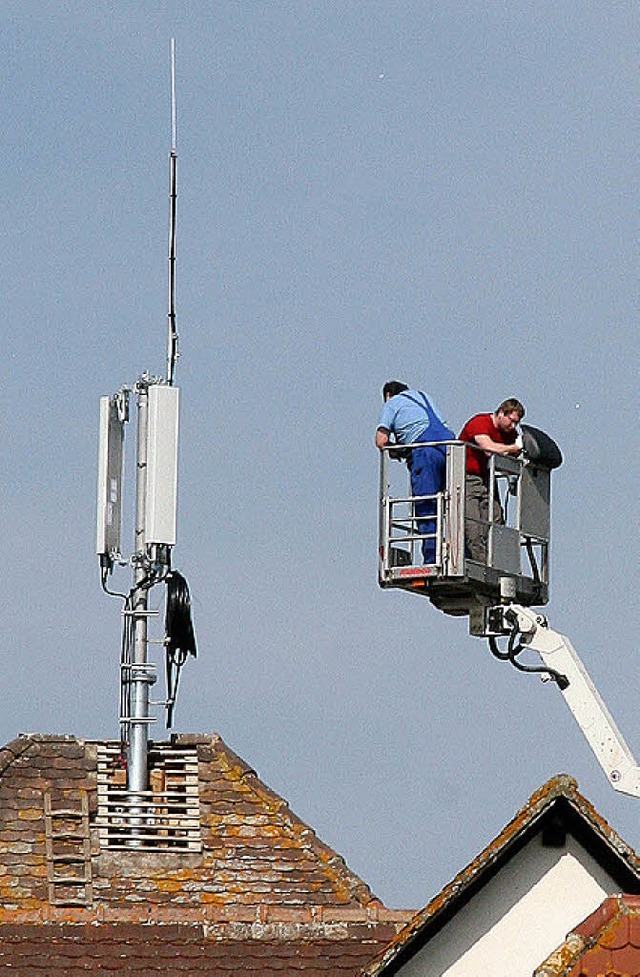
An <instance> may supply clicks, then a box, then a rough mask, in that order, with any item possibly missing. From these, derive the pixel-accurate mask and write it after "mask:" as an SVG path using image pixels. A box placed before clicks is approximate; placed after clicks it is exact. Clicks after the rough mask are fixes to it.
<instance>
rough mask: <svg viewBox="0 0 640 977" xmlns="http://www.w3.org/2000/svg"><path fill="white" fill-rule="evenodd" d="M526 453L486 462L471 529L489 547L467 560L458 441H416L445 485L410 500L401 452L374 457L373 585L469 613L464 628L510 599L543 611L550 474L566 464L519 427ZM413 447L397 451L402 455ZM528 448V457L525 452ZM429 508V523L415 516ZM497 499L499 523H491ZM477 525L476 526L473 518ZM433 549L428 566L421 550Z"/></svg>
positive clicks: (547, 443)
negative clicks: (428, 450)
mask: <svg viewBox="0 0 640 977" xmlns="http://www.w3.org/2000/svg"><path fill="white" fill-rule="evenodd" d="M522 431H523V439H524V446H525V452H524V453H523V455H522V456H521V457H519V458H514V457H513V456H500V455H490V456H489V457H488V459H487V460H488V482H487V490H488V518H487V520H486V522H484V521H480V525H479V527H478V525H476V534H477V532H478V529H479V531H480V532H481V534H482V536H483V537H484V539H485V547H484V548H485V551H486V555H485V558H484V560H481V561H479V560H477V559H471V558H470V557H469V550H468V542H466V541H465V537H466V536H468V532H469V528H470V522H471V520H470V516H469V513H468V512H467V505H466V490H465V481H466V480H465V472H466V458H467V452H468V451H476V450H479V449H477V448H475V446H473V445H469V444H466V443H464V442H462V441H446V442H420V445H421V446H430V447H436V446H438V445H440V446H441V447H442V448H443V449H444V450H445V451H446V481H445V485H444V487H443V488H442V489H441V490H440V491H438V492H436V493H435V494H433V495H429V496H424V495H422V496H416V495H412V489H411V485H410V478H409V477H408V472H407V471H406V469H405V466H404V465H399V464H398V463H397V461H395V460H394V457H397V456H398V453H399V452H398V446H397V445H387V446H386V447H384V448H382V449H381V451H380V513H379V514H380V532H379V561H380V562H379V583H380V586H381V587H396V588H400V589H402V590H407V591H410V592H413V593H419V594H423V595H424V596H426V597H428V598H429V599H430V600H431V601H432V603H433V604H434V605H435V606H436V607H438V608H439V609H440V610H442V611H445V612H446V613H448V614H455V615H467V614H468V615H469V621H470V629H471V630H472V631H474V621H475V620H476V618H477V617H478V616H482V615H483V614H484V608H485V606H486V605H488V604H493V603H496V600H498V601H499V600H501V599H503V598H504V597H508V598H509V599H511V600H514V601H517V602H518V603H519V604H523V605H525V606H531V605H536V606H542V605H544V604H546V603H547V601H548V597H549V537H550V523H551V518H550V500H551V470H552V468H555V467H557V466H558V465H559V464H560V463H561V461H562V456H561V454H560V451H559V449H558V447H557V445H555V443H554V442H553V441H552V440H551V439H550V438H549V437H548V436H547V435H545V434H544V433H543V432H541V431H537V429H536V428H531V427H529V426H528V425H522ZM415 447H417V444H413V445H403V446H402V449H401V451H402V453H403V454H407V453H408V451H410V450H412V449H413V448H415ZM527 448H528V449H529V450H527ZM425 500H433V502H434V503H435V505H434V509H435V512H434V514H433V515H428V516H425V515H418V512H417V511H416V510H417V506H418V503H420V502H423V501H425ZM495 501H499V503H500V509H501V512H502V515H501V516H500V518H499V519H498V518H495V515H493V514H494V513H496V514H497V507H496V506H495V505H494V502H495ZM473 522H474V523H476V524H478V520H477V519H474V520H473ZM429 537H430V538H432V539H433V540H434V541H435V558H434V560H433V562H431V563H425V562H424V560H423V556H422V544H423V541H424V540H425V539H427V538H429Z"/></svg>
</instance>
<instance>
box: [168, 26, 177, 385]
mask: <svg viewBox="0 0 640 977" xmlns="http://www.w3.org/2000/svg"><path fill="white" fill-rule="evenodd" d="M177 146H178V110H177V106H176V42H175V38H173V37H172V38H171V152H170V153H169V312H168V320H169V321H168V325H169V336H168V339H167V383H168V384H169V386H171V385H172V384H173V374H174V372H175V368H176V360H177V359H178V332H177V330H176V215H177V204H178V192H177V189H178V188H177V179H178V149H177Z"/></svg>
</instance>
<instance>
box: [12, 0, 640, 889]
mask: <svg viewBox="0 0 640 977" xmlns="http://www.w3.org/2000/svg"><path fill="white" fill-rule="evenodd" d="M0 23H1V26H2V30H1V32H0V73H1V77H2V89H3V93H4V94H3V100H2V103H3V106H2V113H3V116H4V121H3V133H4V146H3V153H2V170H3V177H4V200H3V212H4V215H5V216H4V221H3V225H2V226H3V232H2V238H3V246H2V249H1V252H0V276H1V282H2V294H3V313H4V327H3V337H4V355H3V357H2V361H1V364H0V370H1V382H2V389H3V397H2V404H1V407H0V434H1V437H2V446H3V454H4V463H3V465H2V496H3V506H2V510H1V515H0V527H1V533H2V541H3V566H4V573H3V589H4V599H3V600H2V603H1V605H0V628H1V633H2V647H3V651H4V654H3V657H2V662H3V670H2V684H3V688H4V707H3V709H2V713H1V714H0V739H2V741H3V742H4V741H8V740H10V739H12V738H13V737H14V736H16V735H17V734H18V733H19V732H27V731H37V732H49V733H72V734H75V735H78V736H83V737H87V738H104V737H107V738H116V737H117V736H118V661H119V648H120V605H119V602H118V601H117V600H114V599H113V598H111V599H110V598H108V597H106V596H105V595H104V594H103V593H102V591H101V589H100V584H99V573H98V561H97V558H96V556H95V553H94V550H95V546H94V540H95V495H96V493H95V485H96V472H97V430H98V401H99V397H100V396H101V395H105V394H112V393H114V392H115V391H116V390H117V389H118V388H119V387H120V386H121V385H123V384H133V383H134V382H135V380H136V379H137V378H138V377H139V376H140V375H141V374H142V373H143V372H144V371H145V370H148V371H150V372H151V373H155V374H158V375H162V374H163V373H164V372H165V350H166V310H167V224H168V191H169V163H168V154H169V148H170V138H171V127H170V119H171V116H170V87H169V45H170V38H171V37H175V39H176V47H177V76H178V81H177V84H178V194H179V196H178V294H177V324H178V331H179V333H180V352H181V356H180V360H179V362H178V365H177V369H176V378H175V379H176V383H177V385H178V386H179V387H180V389H181V401H182V404H181V435H180V480H179V530H178V534H179V538H178V544H177V546H176V547H175V550H174V566H176V568H177V569H179V570H180V571H181V572H182V573H183V574H184V575H185V576H186V577H187V579H188V581H189V584H190V588H191V593H192V599H193V608H194V621H195V628H196V632H197V637H198V648H199V656H198V659H197V661H196V662H189V664H188V666H187V668H185V671H184V675H183V679H182V685H181V692H180V699H179V701H178V706H177V713H176V725H175V729H176V731H178V732H180V731H185V732H217V733H219V734H220V735H221V736H222V737H223V739H224V740H225V741H226V743H227V744H228V745H229V746H230V747H231V748H232V749H233V750H235V752H236V753H238V754H240V755H241V756H242V757H243V758H244V759H245V760H246V761H247V762H248V763H250V764H251V765H252V766H253V767H254V768H255V769H256V770H257V772H258V773H259V775H260V776H261V777H262V778H263V779H264V780H265V781H266V782H267V783H268V784H269V785H270V786H271V787H272V788H273V789H274V790H276V791H277V792H278V793H280V794H281V795H282V796H284V797H285V798H286V799H287V800H288V801H289V803H290V805H291V807H292V809H293V810H294V811H295V812H296V813H297V814H298V815H299V816H300V817H301V818H303V819H304V820H305V821H307V822H308V823H310V824H311V825H312V826H313V828H314V830H315V831H316V832H317V833H318V835H319V836H320V837H321V838H322V839H323V840H324V841H325V842H327V843H328V844H330V845H331V846H333V847H334V848H336V849H337V850H338V851H339V852H340V853H341V854H342V855H343V856H344V857H345V859H346V861H347V863H348V865H349V866H350V868H351V869H353V871H355V872H357V873H358V874H359V875H361V876H362V877H363V878H364V880H365V881H366V882H367V883H368V884H369V885H370V886H371V888H372V889H373V891H374V892H375V893H376V894H377V895H378V896H379V897H380V898H382V899H383V901H384V902H385V903H386V904H387V905H388V906H391V907H406V908H418V907H422V906H423V905H425V904H426V903H427V902H428V901H429V899H430V898H431V897H432V896H433V895H435V894H436V893H437V891H438V890H439V889H440V888H441V887H442V886H443V885H444V884H446V883H447V882H448V881H449V880H450V879H451V878H453V876H454V875H455V874H456V873H457V872H458V871H459V870H461V869H462V868H463V867H464V866H465V865H466V864H467V863H468V862H469V861H470V860H471V859H472V858H473V857H474V856H475V855H476V854H477V853H478V852H479V851H480V850H481V849H482V848H483V847H484V846H485V845H486V844H487V843H488V842H489V841H490V840H491V839H492V838H493V837H494V836H495V835H496V834H497V833H498V832H499V831H500V830H501V829H502V827H503V826H504V825H505V824H506V823H507V822H508V821H509V820H510V818H511V817H512V816H513V815H514V813H515V812H516V810H517V809H518V808H519V807H520V806H521V805H522V804H523V803H525V801H526V800H527V798H528V797H529V795H530V794H531V793H532V792H533V791H534V790H536V789H537V788H538V787H539V786H540V785H541V784H542V783H544V782H545V781H546V780H547V779H548V778H549V777H551V776H553V775H554V774H557V773H560V772H566V773H570V774H571V775H573V776H574V777H575V778H576V779H577V780H578V783H579V786H580V789H581V790H582V792H583V793H584V794H585V795H586V796H587V797H588V798H589V799H590V800H591V801H592V803H593V804H594V805H595V806H596V808H597V809H598V811H599V812H600V813H601V814H602V815H603V816H604V817H606V818H607V819H608V820H609V821H610V823H611V824H612V825H613V827H615V828H616V829H617V830H618V831H619V833H620V834H621V835H622V836H623V838H625V840H626V841H627V842H628V843H629V844H631V845H632V846H634V847H635V848H636V849H638V848H640V830H639V829H638V823H639V822H638V811H639V807H638V805H639V804H640V800H638V799H634V798H628V797H624V796H622V795H619V794H616V793H615V792H614V791H613V790H612V789H611V788H610V787H609V785H608V784H607V781H606V779H605V777H604V775H603V774H602V772H601V771H600V769H599V767H598V765H597V762H596V760H595V758H594V757H593V756H592V754H591V752H590V750H589V748H588V746H587V745H586V743H585V741H584V740H583V738H582V736H581V733H580V731H579V729H578V727H577V726H576V724H575V722H574V720H573V718H572V716H571V715H570V713H569V711H568V710H567V708H566V706H565V704H564V702H563V700H562V697H561V696H560V694H559V693H558V691H557V689H555V688H554V687H553V686H552V685H550V684H545V685H542V684H541V683H540V681H539V679H538V678H537V677H530V676H524V675H521V674H519V673H517V672H516V671H515V670H514V669H513V668H511V667H510V666H509V665H508V664H504V663H501V662H498V661H496V660H495V659H493V658H492V657H491V655H490V653H489V651H488V649H487V647H486V643H485V642H483V641H481V640H480V639H477V638H472V637H470V636H469V634H468V631H467V627H466V624H465V621H464V620H461V619H456V618H451V617H447V616H445V615H444V614H442V613H441V612H439V611H437V610H436V609H435V608H434V607H432V606H431V604H430V603H429V602H428V601H427V600H425V599H424V598H422V597H418V596H416V595H407V594H404V593H401V592H395V591H381V590H380V589H379V588H378V586H377V536H376V534H377V499H378V457H377V452H376V449H375V447H374V446H373V437H374V431H375V428H376V425H377V421H378V418H379V412H380V409H381V406H382V401H381V393H380V391H381V387H382V384H383V383H384V382H385V381H386V380H388V379H392V378H393V379H400V380H404V381H405V382H407V383H409V384H410V385H411V386H415V387H418V388H420V389H423V390H425V391H427V392H428V393H429V394H430V395H431V396H432V397H433V398H434V400H435V401H436V403H437V404H438V405H439V407H440V409H441V410H442V411H443V413H444V415H445V416H446V418H447V420H448V421H449V423H450V424H451V425H452V426H453V427H454V428H456V429H459V428H460V427H461V426H462V425H463V423H464V422H465V421H466V419H467V418H468V417H469V416H471V415H472V414H474V413H476V412H478V411H483V410H492V409H493V408H494V407H495V406H496V405H497V404H498V403H499V402H500V401H501V400H502V399H504V397H507V396H517V397H519V398H520V399H521V400H522V401H523V402H524V404H525V406H526V409H527V418H526V419H527V420H529V421H530V422H531V423H532V424H534V425H535V426H537V427H540V428H542V429H543V430H545V431H547V432H548V433H549V434H550V435H551V436H552V437H553V438H554V439H555V440H556V441H557V442H558V444H559V445H560V446H561V448H562V450H563V453H564V458H565V461H564V465H563V467H562V468H560V469H559V470H558V471H557V472H556V473H554V479H553V482H554V484H553V514H552V522H553V544H552V565H551V599H550V602H549V605H548V607H547V609H546V613H547V615H548V617H549V622H550V624H551V626H552V627H554V628H556V629H557V630H559V631H561V632H562V633H564V634H567V635H568V636H569V637H570V639H571V641H572V643H573V644H574V646H575V647H576V649H577V651H578V653H579V654H580V655H581V657H582V659H583V661H584V663H585V665H586V667H587V669H588V670H589V672H590V673H591V675H592V677H593V679H594V681H595V682H596V684H597V686H598V688H599V690H600V692H601V694H602V695H603V697H604V699H605V700H606V702H607V704H608V706H609V708H610V710H611V711H612V713H613V714H614V716H615V717H616V720H617V722H618V725H619V726H620V727H621V729H622V731H623V733H624V734H625V736H626V737H627V739H628V742H629V745H630V746H631V748H632V749H633V750H635V752H636V754H637V755H640V712H639V710H638V708H637V701H638V665H637V662H638V641H637V597H636V593H637V590H638V586H639V584H640V581H639V573H638V534H637V525H638V522H639V519H640V512H639V506H638V493H637V485H638V480H639V471H638V458H639V457H640V451H639V448H640V445H639V444H638V435H637V430H636V428H635V423H634V414H635V411H636V410H637V404H638V398H637V387H638V366H639V358H638V332H637V328H636V322H635V313H636V310H637V286H636V277H637V276H636V273H637V246H636V237H637V207H636V206H635V199H634V196H633V191H634V190H635V189H637V180H638V170H637V162H636V161H637V149H638V128H637V121H636V113H635V106H636V104H637V95H638V91H637V87H638V83H637V36H638V34H637V32H638V6H637V4H636V3H635V2H631V0H617V2H615V3H608V4H606V5H603V4H601V3H595V2H591V0H588V2H587V0H571V2H558V0H553V2H547V0H538V2H537V3H535V4H531V3H529V2H520V0H513V2H509V3H505V2H501V0H492V2H477V0H473V2H471V0H459V2H456V3H450V2H448V0H447V2H445V0H443V2H440V0H431V2H428V0H422V2H416V0H406V2H402V3H395V2H392V0H377V2H376V0H371V2H367V3H364V2H356V0H340V2H334V0H323V2H322V3H319V2H315V3H314V2H309V0H295V2H294V0H283V2H278V0H272V2H270V3H265V2H258V0H245V2H233V0H219V2H218V3H215V4H212V3H209V2H200V0H194V2H190V3H188V4H186V3H173V2H168V0H164V2H162V0H160V2H154V3H150V2H138V0H137V2H135V3H133V2H102V3H99V4H98V3H86V2H77V0H55V2H44V0H30V2H29V3H26V4H25V3H23V2H18V0H16V2H14V0H3V2H2V3H1V4H0ZM127 438H128V452H129V455H128V460H127V464H128V469H127V471H128V475H127V478H128V479H129V483H128V484H129V486H130V488H129V490H128V491H130V492H131V493H132V484H131V479H132V478H133V474H132V472H133V468H132V464H131V460H132V456H131V451H132V448H131V444H132V442H133V440H134V432H133V430H130V431H128V434H127ZM132 499H133V495H132V494H131V501H130V503H127V505H130V506H132V504H133V502H132ZM127 511H128V512H130V509H129V510H127ZM127 519H128V520H129V523H130V521H131V516H130V515H128V516H127ZM125 522H126V520H125ZM131 548H132V544H131V547H130V548H129V549H128V551H127V552H130V551H131ZM128 580H129V577H128V572H127V571H121V572H120V574H119V575H117V574H116V575H114V584H116V585H118V584H119V585H121V586H124V587H126V586H128ZM160 597H161V595H160V589H159V588H158V592H157V597H154V598H152V603H153V601H154V600H156V603H159V602H160ZM160 691H161V690H160V689H158V692H160ZM152 735H153V736H155V737H156V738H162V737H163V736H165V735H166V734H165V732H164V729H163V722H162V721H160V722H159V723H158V725H157V726H156V727H154V731H153V734H152Z"/></svg>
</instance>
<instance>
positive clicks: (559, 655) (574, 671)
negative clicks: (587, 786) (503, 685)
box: [504, 604, 640, 797]
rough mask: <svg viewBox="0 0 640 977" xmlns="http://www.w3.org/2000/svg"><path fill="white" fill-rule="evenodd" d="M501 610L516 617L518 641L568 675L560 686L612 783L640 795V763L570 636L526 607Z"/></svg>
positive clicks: (624, 792) (633, 794)
mask: <svg viewBox="0 0 640 977" xmlns="http://www.w3.org/2000/svg"><path fill="white" fill-rule="evenodd" d="M504 610H505V611H506V612H508V613H509V617H511V618H512V619H514V618H515V619H517V626H518V630H519V632H520V634H519V639H520V641H521V643H522V644H523V645H525V646H526V647H527V648H530V649H531V650H532V651H536V652H537V653H538V654H539V655H540V658H541V659H542V661H543V663H544V665H545V666H546V667H547V668H549V669H552V670H553V671H554V672H557V673H560V675H561V676H564V677H565V678H566V679H567V681H568V684H567V685H566V687H564V688H563V687H562V686H563V685H564V683H563V682H560V683H558V685H559V688H560V690H561V692H562V695H563V696H564V699H565V702H566V703H567V705H568V706H569V709H570V710H571V712H572V713H573V715H574V717H575V719H576V721H577V723H578V725H579V727H580V729H581V730H582V732H583V733H584V735H585V737H586V739H587V742H588V743H589V746H590V747H591V749H592V750H593V752H594V753H595V755H596V757H597V759H598V762H599V764H600V766H601V767H602V769H603V770H604V772H605V774H606V775H607V778H608V779H609V782H610V783H611V785H612V786H613V787H614V788H615V790H619V791H621V792H622V793H623V794H631V795H632V796H634V797H640V767H639V766H638V764H637V763H636V761H635V759H634V757H633V754H632V753H631V750H630V749H629V747H628V746H627V744H626V742H625V740H624V737H623V736H622V734H621V733H620V730H619V729H618V727H617V726H616V724H615V721H614V719H613V717H612V716H611V713H610V712H609V710H608V709H607V707H606V705H605V704H604V702H603V701H602V698H601V697H600V694H599V692H598V690H597V689H596V687H595V685H594V684H593V682H592V681H591V679H590V677H589V675H588V673H587V671H586V669H585V667H584V665H583V664H582V662H581V661H580V658H579V656H578V653H577V652H576V650H575V648H574V647H573V645H572V644H571V642H570V641H569V639H568V638H565V636H564V635H562V634H559V633H558V632H557V631H553V630H552V629H551V628H550V627H549V626H548V625H547V622H546V620H545V618H544V617H543V616H542V615H541V614H537V613H536V612H535V611H532V610H531V609H530V608H528V607H522V606H520V605H519V604H510V605H509V606H508V607H505V608H504Z"/></svg>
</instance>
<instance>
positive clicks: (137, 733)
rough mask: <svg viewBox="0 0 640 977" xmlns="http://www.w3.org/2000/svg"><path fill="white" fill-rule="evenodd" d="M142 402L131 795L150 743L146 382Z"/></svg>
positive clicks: (141, 783) (141, 781) (142, 781)
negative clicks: (146, 527) (146, 581)
mask: <svg viewBox="0 0 640 977" xmlns="http://www.w3.org/2000/svg"><path fill="white" fill-rule="evenodd" d="M136 393H137V404H138V443H137V459H136V516H135V549H134V552H135V556H136V559H135V565H134V588H133V602H132V603H133V607H132V609H133V629H134V647H133V668H132V670H131V688H132V699H133V702H132V710H131V719H130V723H129V762H128V764H127V769H128V775H127V787H128V790H129V792H130V793H131V794H136V793H139V792H141V791H146V789H147V782H148V777H147V745H148V738H149V673H148V669H147V667H146V666H147V611H148V592H147V589H146V587H144V586H142V584H143V582H144V579H145V577H146V569H145V565H144V561H142V560H141V559H140V557H141V556H142V555H143V554H144V551H145V542H146V541H145V504H146V490H147V424H148V411H149V395H148V390H147V386H146V384H145V383H144V382H140V381H139V382H138V384H137V387H136Z"/></svg>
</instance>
